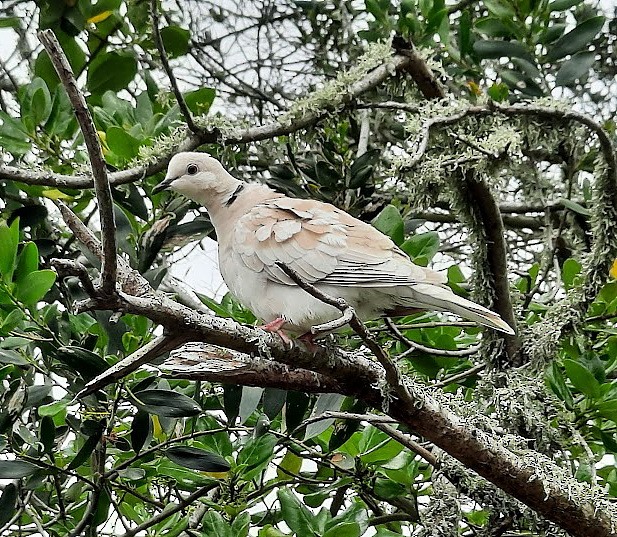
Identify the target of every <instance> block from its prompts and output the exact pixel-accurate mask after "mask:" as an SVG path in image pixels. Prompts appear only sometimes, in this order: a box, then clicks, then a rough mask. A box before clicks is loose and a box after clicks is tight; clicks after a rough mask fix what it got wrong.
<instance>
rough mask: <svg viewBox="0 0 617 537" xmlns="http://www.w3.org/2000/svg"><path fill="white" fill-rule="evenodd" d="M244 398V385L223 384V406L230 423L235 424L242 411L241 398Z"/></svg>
mask: <svg viewBox="0 0 617 537" xmlns="http://www.w3.org/2000/svg"><path fill="white" fill-rule="evenodd" d="M241 399H242V386H237V385H235V384H225V385H224V386H223V407H224V408H225V415H226V416H227V421H228V422H229V424H230V425H233V424H234V422H235V421H236V418H237V417H238V414H239V412H240V400H241Z"/></svg>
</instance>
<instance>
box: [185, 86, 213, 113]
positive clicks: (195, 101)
mask: <svg viewBox="0 0 617 537" xmlns="http://www.w3.org/2000/svg"><path fill="white" fill-rule="evenodd" d="M215 97H216V90H214V89H212V88H200V89H198V90H195V91H189V92H188V93H185V94H184V102H185V103H186V106H188V107H189V110H190V111H191V112H192V113H193V114H195V115H196V116H200V115H203V114H207V113H208V110H210V106H212V102H213V101H214V98H215Z"/></svg>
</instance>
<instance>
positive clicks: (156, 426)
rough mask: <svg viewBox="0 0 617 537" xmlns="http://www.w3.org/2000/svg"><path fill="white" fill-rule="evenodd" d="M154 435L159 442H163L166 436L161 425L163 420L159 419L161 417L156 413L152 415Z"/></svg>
mask: <svg viewBox="0 0 617 537" xmlns="http://www.w3.org/2000/svg"><path fill="white" fill-rule="evenodd" d="M152 436H153V437H154V438H156V439H157V440H158V441H159V442H162V441H163V440H165V438H166V436H167V435H166V434H165V431H163V428H162V427H161V422H160V421H159V417H158V416H157V415H156V414H153V415H152Z"/></svg>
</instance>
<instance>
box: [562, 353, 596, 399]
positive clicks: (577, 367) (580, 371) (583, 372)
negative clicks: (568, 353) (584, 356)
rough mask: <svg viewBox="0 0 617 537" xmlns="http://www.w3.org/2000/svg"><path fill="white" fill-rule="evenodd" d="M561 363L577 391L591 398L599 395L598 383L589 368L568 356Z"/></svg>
mask: <svg viewBox="0 0 617 537" xmlns="http://www.w3.org/2000/svg"><path fill="white" fill-rule="evenodd" d="M563 365H564V367H565V368H566V374H567V375H568V378H569V379H570V381H571V382H572V384H574V386H575V387H576V388H577V389H578V390H579V391H581V392H582V393H584V394H585V395H586V396H588V397H591V398H592V399H598V398H600V397H601V395H602V392H601V390H600V383H599V382H598V381H597V380H596V378H595V377H594V376H593V374H592V373H591V371H589V369H587V368H586V367H585V366H584V365H583V364H581V363H580V362H577V361H575V360H570V359H569V358H566V359H565V360H564V361H563Z"/></svg>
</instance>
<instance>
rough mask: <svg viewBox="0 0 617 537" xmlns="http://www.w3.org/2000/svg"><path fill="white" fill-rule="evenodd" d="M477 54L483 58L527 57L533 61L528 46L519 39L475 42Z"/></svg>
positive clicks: (474, 47) (474, 46)
mask: <svg viewBox="0 0 617 537" xmlns="http://www.w3.org/2000/svg"><path fill="white" fill-rule="evenodd" d="M473 49H474V51H475V52H476V54H477V55H478V56H479V57H480V58H482V59H497V58H504V57H505V58H525V59H527V60H529V61H532V56H531V54H530V53H529V51H528V50H527V48H526V47H524V46H523V45H521V44H520V43H519V42H518V41H499V40H482V41H476V42H475V43H474V44H473Z"/></svg>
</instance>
